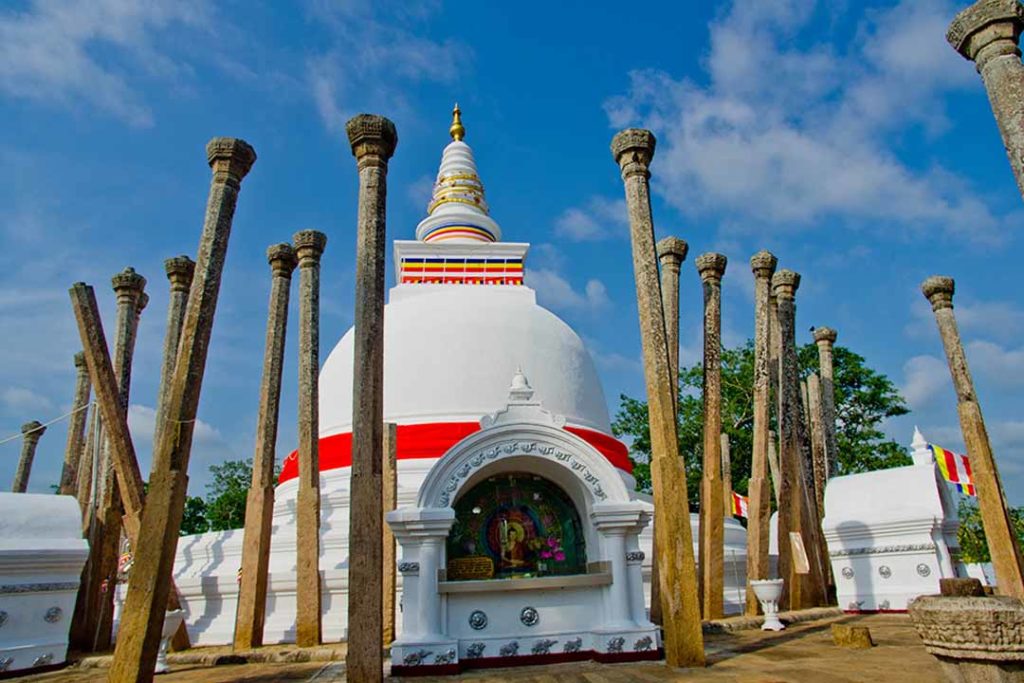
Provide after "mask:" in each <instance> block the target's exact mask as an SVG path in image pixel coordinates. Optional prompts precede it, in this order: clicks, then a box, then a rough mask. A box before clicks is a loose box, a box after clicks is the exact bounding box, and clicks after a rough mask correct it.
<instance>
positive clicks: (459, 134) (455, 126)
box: [448, 102, 466, 140]
mask: <svg viewBox="0 0 1024 683" xmlns="http://www.w3.org/2000/svg"><path fill="white" fill-rule="evenodd" d="M448 134H449V135H451V136H452V140H461V139H462V138H464V137H466V129H465V128H463V127H462V110H461V109H459V103H458V102H456V103H455V108H454V109H452V127H451V128H449V129H448Z"/></svg>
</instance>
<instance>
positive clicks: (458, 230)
mask: <svg viewBox="0 0 1024 683" xmlns="http://www.w3.org/2000/svg"><path fill="white" fill-rule="evenodd" d="M448 132H449V134H450V135H451V136H452V142H451V143H449V144H448V146H447V147H445V148H444V152H443V153H442V154H441V168H440V169H439V170H438V172H437V181H436V182H435V183H434V192H433V196H432V197H431V199H430V204H429V205H427V217H426V218H424V219H423V220H422V221H420V224H419V225H418V226H416V239H418V240H420V241H421V242H446V243H452V244H478V243H480V242H484V243H490V242H497V241H499V240H501V228H500V227H498V224H497V223H496V222H495V221H494V219H493V218H491V217H490V216H489V215H488V213H489V210H488V208H487V202H486V201H485V200H484V185H483V183H482V182H480V176H479V175H478V174H477V170H476V159H474V158H473V150H472V148H471V147H470V146H469V145H467V144H466V143H465V142H463V141H462V138H463V137H465V135H466V129H465V128H464V127H463V125H462V111H461V110H460V109H459V105H458V104H456V105H455V108H454V109H453V110H452V125H451V128H449V130H448Z"/></svg>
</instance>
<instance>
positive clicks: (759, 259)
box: [750, 249, 779, 279]
mask: <svg viewBox="0 0 1024 683" xmlns="http://www.w3.org/2000/svg"><path fill="white" fill-rule="evenodd" d="M778 265H779V259H777V258H775V254H773V253H772V252H770V251H768V250H767V249H762V250H761V251H759V252H757V253H756V254H754V255H753V256H751V257H750V269H751V270H752V271H754V277H763V278H766V279H767V278H770V277H771V276H772V275H774V274H775V268H776V266H778Z"/></svg>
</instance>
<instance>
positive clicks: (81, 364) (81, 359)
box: [75, 351, 88, 372]
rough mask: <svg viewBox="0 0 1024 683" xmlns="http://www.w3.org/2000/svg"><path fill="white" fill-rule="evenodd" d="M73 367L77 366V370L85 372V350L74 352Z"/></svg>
mask: <svg viewBox="0 0 1024 683" xmlns="http://www.w3.org/2000/svg"><path fill="white" fill-rule="evenodd" d="M75 367H76V368H78V371H79V372H87V371H88V368H87V367H86V364H85V351H79V352H78V353H76V354H75Z"/></svg>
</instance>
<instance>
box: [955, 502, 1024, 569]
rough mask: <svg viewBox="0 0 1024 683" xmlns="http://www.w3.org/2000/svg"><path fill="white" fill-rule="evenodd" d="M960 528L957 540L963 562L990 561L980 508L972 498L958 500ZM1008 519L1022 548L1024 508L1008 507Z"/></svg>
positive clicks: (1023, 542) (1023, 540)
mask: <svg viewBox="0 0 1024 683" xmlns="http://www.w3.org/2000/svg"><path fill="white" fill-rule="evenodd" d="M959 513H960V530H959V531H958V532H957V540H958V541H959V542H960V559H962V560H963V561H964V562H968V563H974V562H990V561H991V560H992V556H991V555H990V554H989V551H988V539H986V538H985V527H984V525H983V524H982V523H981V510H980V509H978V502H977V500H976V499H974V498H963V499H962V500H961V501H960V509H959ZM1010 521H1011V522H1012V523H1013V528H1014V530H1015V531H1016V532H1017V542H1018V543H1019V544H1020V547H1021V549H1024V508H1010Z"/></svg>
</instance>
